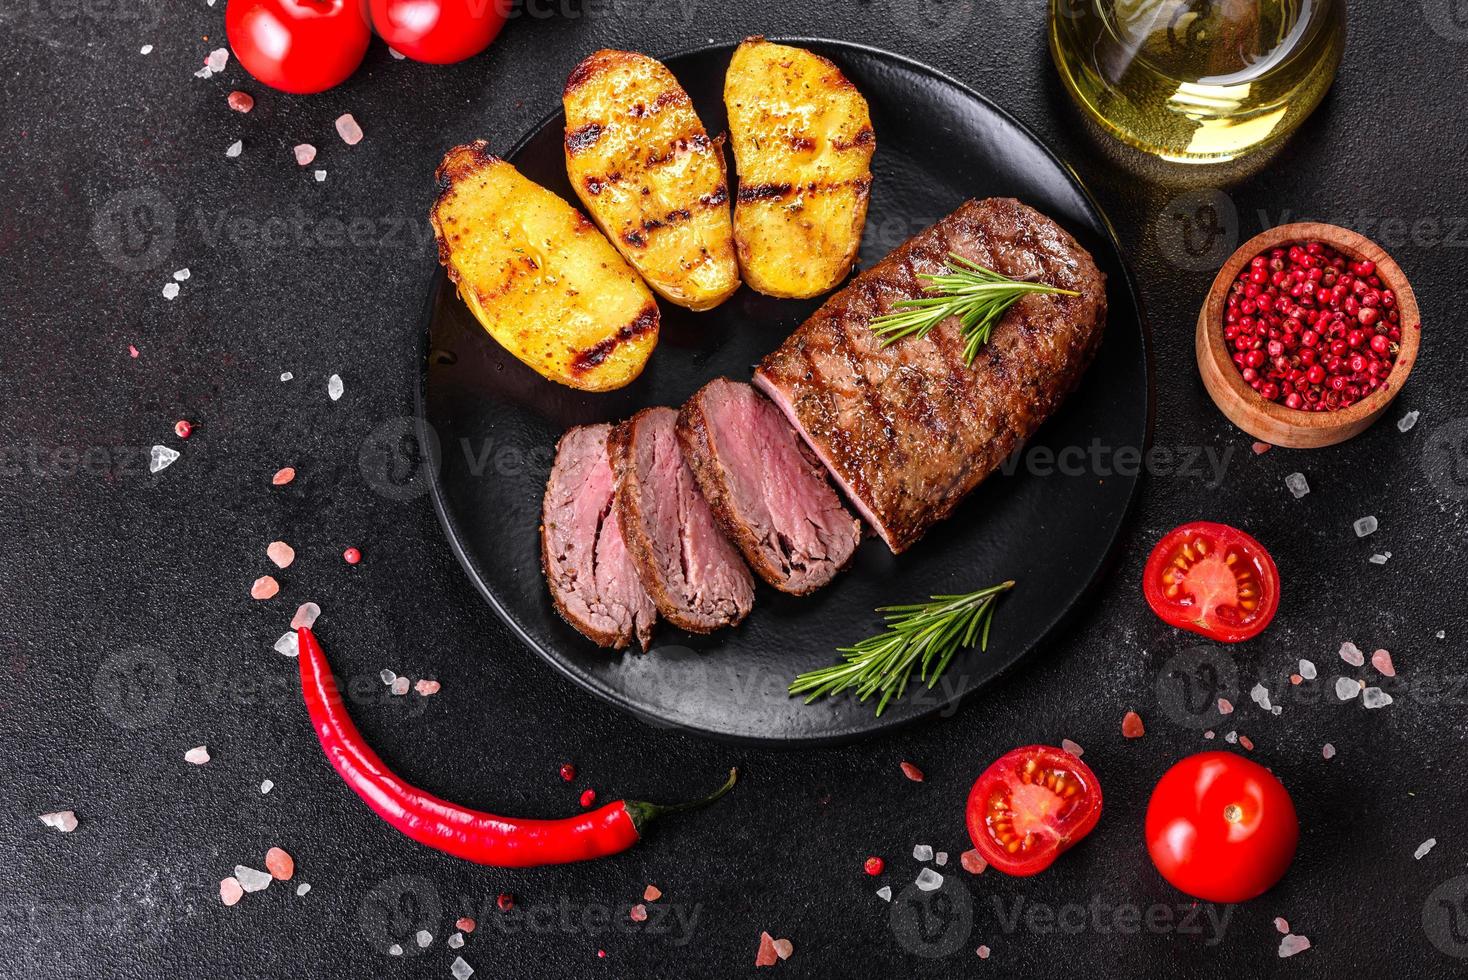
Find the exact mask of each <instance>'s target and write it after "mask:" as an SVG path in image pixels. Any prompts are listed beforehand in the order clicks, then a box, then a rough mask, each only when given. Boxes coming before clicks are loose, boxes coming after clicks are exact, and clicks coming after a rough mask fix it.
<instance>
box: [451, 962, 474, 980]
mask: <svg viewBox="0 0 1468 980" xmlns="http://www.w3.org/2000/svg"><path fill="white" fill-rule="evenodd" d="M449 972H450V973H452V974H453V975H454V977H455V980H469V978H470V977H471V976H473V975H474V967H472V966H470V965H469V964H468V963H465V962H464V957H462V956H455V957H454V962H453V963H452V964H450V965H449Z"/></svg>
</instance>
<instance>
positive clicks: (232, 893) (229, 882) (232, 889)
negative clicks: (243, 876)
mask: <svg viewBox="0 0 1468 980" xmlns="http://www.w3.org/2000/svg"><path fill="white" fill-rule="evenodd" d="M244 897H245V890H244V889H243V888H241V887H240V880H239V879H238V878H236V877H235V876H234V875H230V876H229V877H228V878H224V879H221V880H220V882H219V900H220V901H221V902H223V903H224V904H225V905H233V904H234V903H236V902H238V901H239V900H240V899H242V898H244Z"/></svg>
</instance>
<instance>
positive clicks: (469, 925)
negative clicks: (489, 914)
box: [454, 915, 477, 932]
mask: <svg viewBox="0 0 1468 980" xmlns="http://www.w3.org/2000/svg"><path fill="white" fill-rule="evenodd" d="M476 924H477V923H475V921H474V920H473V919H471V918H469V917H468V916H467V915H466V916H463V917H461V918H460V919H459V920H458V921H457V922H455V923H454V928H455V929H457V930H459V931H460V932H473V931H474V926H475V925H476Z"/></svg>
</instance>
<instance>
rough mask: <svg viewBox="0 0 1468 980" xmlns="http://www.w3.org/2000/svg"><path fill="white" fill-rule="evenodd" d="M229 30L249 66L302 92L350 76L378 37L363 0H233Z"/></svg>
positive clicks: (226, 12) (242, 61) (228, 12)
mask: <svg viewBox="0 0 1468 980" xmlns="http://www.w3.org/2000/svg"><path fill="white" fill-rule="evenodd" d="M224 32H225V34H226V35H227V36H228V37H229V46H230V47H231V48H233V49H234V56H235V57H236V58H238V59H239V61H240V64H241V65H243V66H244V67H245V71H247V72H249V73H250V74H251V75H254V76H255V77H256V78H258V79H259V80H260V81H262V82H264V83H265V84H266V85H269V86H271V87H272V88H278V89H280V90H281V91H283V92H294V93H296V94H307V93H310V92H323V91H325V90H326V89H329V88H331V87H332V86H333V85H339V84H341V83H342V82H344V81H346V80H347V77H348V76H349V75H351V74H352V72H354V71H356V70H357V66H358V65H360V64H361V63H362V58H363V56H364V55H366V53H367V44H368V42H369V41H371V40H372V28H371V27H369V26H368V24H367V10H366V4H365V3H364V2H363V0H229V6H228V7H226V8H225V10H224Z"/></svg>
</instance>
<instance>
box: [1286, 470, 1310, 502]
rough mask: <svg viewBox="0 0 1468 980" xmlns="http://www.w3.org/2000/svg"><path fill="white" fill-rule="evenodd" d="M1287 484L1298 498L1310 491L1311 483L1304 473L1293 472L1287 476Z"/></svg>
mask: <svg viewBox="0 0 1468 980" xmlns="http://www.w3.org/2000/svg"><path fill="white" fill-rule="evenodd" d="M1285 486H1287V487H1289V489H1290V493H1292V494H1294V495H1295V499H1296V500H1299V499H1300V498H1301V497H1303V496H1305V494H1307V493H1309V492H1310V483H1309V481H1308V480H1306V479H1305V474H1304V473H1291V474H1290V475H1289V476H1287V477H1285Z"/></svg>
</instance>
